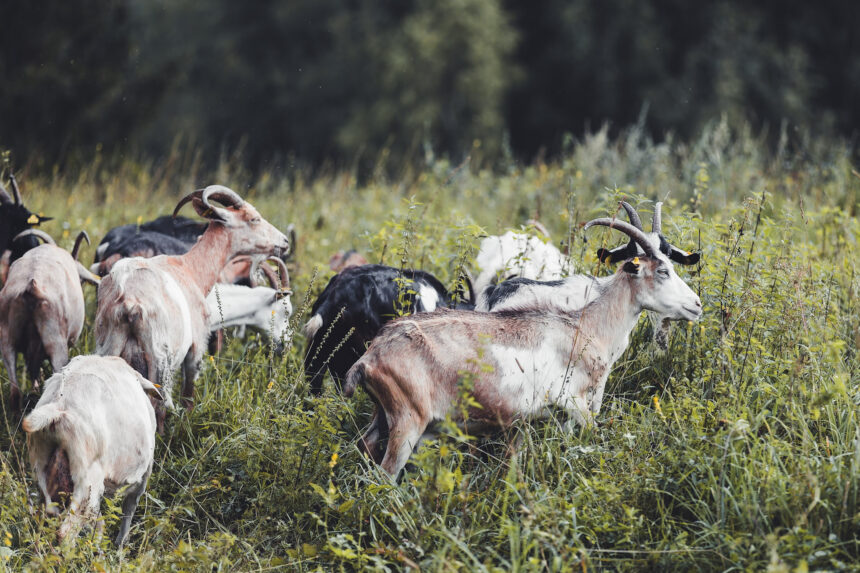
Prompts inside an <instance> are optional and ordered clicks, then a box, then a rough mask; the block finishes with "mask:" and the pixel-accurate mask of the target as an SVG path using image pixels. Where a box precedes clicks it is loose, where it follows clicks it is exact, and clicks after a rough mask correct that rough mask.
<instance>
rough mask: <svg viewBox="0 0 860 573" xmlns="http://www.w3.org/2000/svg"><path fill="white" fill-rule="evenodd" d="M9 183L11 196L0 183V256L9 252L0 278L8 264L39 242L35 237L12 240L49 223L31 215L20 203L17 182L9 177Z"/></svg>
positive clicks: (44, 219)
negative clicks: (40, 224) (41, 224)
mask: <svg viewBox="0 0 860 573" xmlns="http://www.w3.org/2000/svg"><path fill="white" fill-rule="evenodd" d="M9 183H10V185H11V187H12V196H11V197H10V196H9V192H8V191H7V190H6V188H5V187H3V185H2V183H0V256H2V255H5V253H6V251H7V250H8V251H11V252H10V254H9V255H6V256H5V259H6V263H5V265H4V268H3V269H2V270H0V277H2V276H5V274H6V271H7V268H6V267H8V265H9V264H11V263H12V262H13V261H16V260H18V259H20V258H21V257H22V256H23V255H24V253H26V252H27V251H29V250H30V249H35V248H36V247H38V246H39V241H38V239H36V238H35V237H31V236H26V235H25V236H24V237H22V238H21V239H19V240H17V241H15V242H14V243H15V244H14V245H13V244H12V243H13V239H14V237H17V236H18V235H20V234H21V233H22V232H23V231H26V230H27V229H31V228H33V227H35V226H37V225H38V224H39V223H44V222H45V221H50V220H51V217H42V216H41V215H36V214H35V213H31V212H30V210H29V209H27V208H26V207H25V206H24V204H23V202H22V201H21V190H20V189H19V188H18V181H17V180H16V179H15V176H14V175H11V174H10V175H9ZM13 197H14V198H13Z"/></svg>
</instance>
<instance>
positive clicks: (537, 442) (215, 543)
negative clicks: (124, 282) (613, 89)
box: [0, 123, 860, 571]
mask: <svg viewBox="0 0 860 573" xmlns="http://www.w3.org/2000/svg"><path fill="white" fill-rule="evenodd" d="M851 161H852V154H851V151H850V150H849V149H848V148H846V147H844V146H842V145H840V144H837V143H829V142H819V141H814V140H805V139H803V138H798V140H797V142H795V143H794V144H793V145H790V146H789V145H784V144H781V145H779V146H778V148H777V149H776V150H775V151H774V150H771V151H767V147H766V146H765V144H764V143H763V141H761V140H760V139H759V138H757V137H755V136H753V135H751V134H750V133H746V132H732V131H731V130H729V129H728V128H727V127H726V125H725V124H722V123H717V124H714V125H713V126H712V127H711V128H709V129H708V130H706V131H705V133H704V134H703V135H702V136H701V137H700V139H698V140H697V141H695V142H691V143H681V142H677V141H669V142H667V143H662V144H655V143H652V142H650V141H649V140H647V139H645V138H643V137H642V136H641V135H640V134H639V132H638V131H636V130H635V129H634V130H631V131H629V132H627V133H626V134H625V135H623V136H621V137H619V138H618V139H614V140H611V139H610V138H608V137H607V135H606V133H605V132H598V133H595V134H593V135H591V136H589V137H587V138H585V139H584V140H582V141H580V142H577V143H572V144H571V145H570V146H569V149H568V152H567V153H566V154H565V156H564V158H563V159H562V160H560V161H558V162H553V163H549V164H543V163H536V164H534V165H530V166H519V165H515V164H511V165H510V166H509V167H508V168H506V169H504V170H501V171H496V172H489V171H476V170H474V169H472V168H471V166H470V165H468V164H464V165H452V164H449V163H447V162H445V161H441V160H437V161H431V162H428V165H427V166H426V168H425V169H424V170H423V171H419V172H417V173H415V172H408V173H403V174H402V176H398V177H391V176H388V177H386V176H385V175H384V173H386V169H384V168H380V170H379V173H378V175H377V176H376V177H373V178H371V179H370V180H369V181H368V182H366V183H365V182H362V183H361V184H359V183H357V181H356V178H355V177H354V176H351V175H350V174H329V175H326V174H321V175H314V176H305V175H303V174H302V173H293V172H289V173H288V174H287V175H277V176H276V175H271V174H264V175H262V176H260V177H258V178H253V179H252V178H250V177H249V175H248V173H247V172H244V171H243V170H242V169H240V168H237V167H235V165H237V164H238V162H237V161H234V160H232V159H231V158H229V157H228V158H225V160H224V161H223V163H222V165H221V167H219V168H218V169H217V170H215V171H212V172H208V171H205V170H203V169H201V168H200V167H199V166H198V164H197V163H196V162H195V159H194V155H193V154H190V153H188V154H185V153H181V152H178V151H177V153H176V154H174V156H173V157H171V158H169V159H168V160H165V161H164V162H160V163H158V164H151V163H145V162H133V161H131V160H124V161H118V162H113V161H109V160H107V159H105V160H104V161H103V162H99V161H96V162H95V163H94V164H92V165H91V166H88V167H87V168H85V169H81V170H80V171H79V172H77V173H74V174H70V173H56V174H54V175H53V176H35V175H34V176H31V177H26V178H24V180H23V181H22V188H23V189H22V190H23V192H24V197H25V202H26V203H27V204H28V206H30V208H31V209H32V210H34V211H43V212H44V214H46V215H50V216H53V217H55V218H56V219H55V220H54V221H52V222H50V223H46V224H45V225H43V229H44V230H46V231H47V232H49V233H51V234H52V235H54V236H55V237H57V238H58V240H59V241H60V243H61V244H63V245H66V246H70V245H71V242H72V240H73V238H74V236H75V234H77V231H78V230H79V229H81V228H84V229H86V230H87V231H88V232H89V233H90V235H91V236H92V237H93V238H94V239H95V240H96V241H98V239H100V238H101V236H102V235H103V234H104V233H105V232H106V231H107V230H108V229H109V228H111V227H113V226H115V225H119V224H122V223H127V222H134V221H137V220H139V218H140V219H142V220H148V219H150V218H152V217H154V216H156V215H159V214H164V213H169V212H171V211H172V209H173V207H174V205H175V203H176V201H177V199H178V198H179V197H180V196H181V194H184V193H185V192H187V191H189V190H191V189H194V188H197V187H200V186H201V185H204V184H207V183H212V182H218V183H223V184H226V185H228V186H230V187H232V188H234V189H236V190H237V191H238V192H240V194H242V195H243V196H245V197H246V198H248V199H249V200H250V201H251V202H252V203H253V204H254V205H255V206H256V207H258V209H259V210H260V212H261V213H262V214H263V216H264V217H266V218H267V219H268V220H269V221H271V222H273V223H274V224H276V225H278V226H279V227H281V228H285V227H286V225H287V224H288V223H291V222H294V223H296V225H297V228H298V232H299V237H300V238H299V241H298V245H297V258H296V261H297V263H296V268H295V270H294V272H293V288H294V290H295V295H294V297H293V304H294V306H295V308H296V313H295V316H294V321H295V325H296V327H297V329H296V330H297V332H296V334H295V338H294V340H293V341H292V342H293V344H292V349H291V350H290V351H288V352H286V353H285V354H284V355H283V356H277V355H273V354H272V353H271V352H270V349H269V347H268V346H267V344H266V341H265V339H263V338H256V339H255V338H253V337H252V338H251V339H249V340H246V341H241V340H236V339H230V340H229V343H228V346H227V348H226V351H225V352H223V353H222V354H220V355H218V356H217V357H214V358H211V359H210V358H208V357H207V358H206V359H205V363H204V366H203V369H202V374H201V376H200V379H199V380H198V385H197V399H198V406H197V408H196V409H195V410H194V411H193V413H191V414H190V415H189V414H187V413H185V412H177V413H176V414H174V415H172V416H170V417H169V418H168V425H167V431H166V433H165V435H164V436H163V438H159V440H158V445H157V449H156V462H155V465H156V467H155V469H154V472H153V475H152V479H151V480H150V484H149V488H148V490H147V493H146V495H145V497H144V498H143V499H142V500H141V504H140V506H139V507H138V511H137V514H136V515H135V520H134V522H133V527H132V531H131V534H130V537H129V544H128V546H127V547H126V549H125V550H124V551H122V552H118V551H116V550H115V549H114V548H113V546H112V545H111V541H110V539H111V535H105V536H104V538H103V539H97V538H95V537H93V536H92V535H90V536H86V535H84V536H82V537H81V538H80V539H79V541H78V543H77V544H76V545H73V544H67V545H64V546H57V545H55V544H54V542H53V541H54V532H55V530H56V528H57V522H56V520H51V519H46V518H45V517H44V516H43V513H42V507H41V500H40V498H39V495H38V493H37V488H36V486H35V483H34V481H33V478H32V476H31V474H30V472H29V467H28V463H27V453H26V444H25V440H24V436H23V432H22V431H20V430H18V429H17V425H18V421H17V420H16V419H13V418H11V417H10V416H9V414H8V413H7V412H6V411H5V410H3V416H2V422H0V423H2V425H3V429H2V430H0V568H5V569H7V570H12V571H18V570H28V571H52V570H74V571H100V570H106V571H120V570H122V571H138V570H141V571H156V570H157V571H201V570H206V571H269V570H275V569H278V568H284V569H285V570H291V571H312V570H317V569H322V570H357V569H362V568H377V569H379V570H392V571H393V570H400V569H404V568H406V567H420V568H421V569H422V570H429V571H473V570H476V571H478V570H487V571H544V570H552V571H563V570H576V571H587V570H590V569H611V570H664V571H674V570H691V569H692V570H764V569H767V570H772V571H806V570H816V569H818V570H821V569H828V570H838V569H854V570H858V569H860V422H858V412H860V359H858V354H857V352H858V347H860V273H858V263H857V259H856V257H857V256H858V244H857V241H858V237H860V223H858V219H857V216H856V215H857V211H858V206H860V174H858V172H857V171H856V170H855V169H854V167H853V166H852V163H851ZM383 167H384V166H383ZM621 197H626V198H628V200H630V201H631V202H633V203H634V205H638V206H639V207H640V211H641V212H642V213H643V218H645V217H646V216H650V210H651V205H650V203H649V201H650V200H653V199H654V198H659V199H661V200H664V201H665V204H664V211H663V212H664V223H663V225H664V232H665V234H666V235H667V236H668V237H669V238H670V239H671V240H672V241H673V242H674V243H675V244H677V245H679V246H681V247H682V248H687V249H688V250H701V251H702V255H703V256H702V264H701V265H700V267H698V268H681V267H678V272H679V274H680V275H681V276H682V277H683V278H684V279H685V280H686V281H687V282H688V283H689V284H690V285H691V286H692V287H693V289H694V290H696V291H697V292H698V293H699V294H700V296H701V298H702V301H703V304H704V309H705V313H704V316H703V318H702V320H701V321H700V322H698V323H696V324H676V326H675V328H674V329H673V331H672V335H671V339H670V347H669V349H668V351H667V352H664V353H661V352H658V351H657V350H656V347H655V346H654V344H653V343H652V341H651V329H652V326H651V324H650V322H649V321H648V320H647V319H646V317H645V316H644V315H643V317H642V319H641V321H640V324H639V326H638V327H637V329H636V330H635V331H634V335H633V337H632V342H631V345H630V347H629V349H628V350H627V352H626V353H625V354H624V356H623V357H622V358H621V359H620V360H619V361H618V363H617V364H616V365H615V368H614V370H613V372H612V374H611V375H610V378H609V382H608V385H607V397H606V399H605V401H604V407H603V411H602V412H601V413H600V415H599V417H598V419H599V425H598V426H597V427H591V428H583V429H580V430H578V431H577V432H575V433H573V434H567V433H565V432H563V431H562V430H561V424H560V421H559V420H556V419H549V420H546V421H544V422H540V423H534V424H522V425H520V426H518V427H517V429H516V431H519V432H521V433H522V435H523V437H524V440H523V446H522V449H521V450H520V452H519V454H518V455H517V456H516V457H514V458H512V459H506V458H505V457H504V456H503V452H504V437H503V436H498V437H496V438H494V439H481V440H475V439H473V438H470V437H468V436H465V435H462V434H460V433H458V432H457V431H456V429H450V430H449V431H447V432H446V433H445V434H444V435H443V437H442V438H441V439H440V440H439V441H437V442H435V443H432V444H430V445H428V446H426V447H424V448H423V449H422V450H420V451H419V453H418V454H417V455H415V456H413V467H412V469H411V471H410V472H409V473H408V474H406V475H405V477H403V479H401V480H400V482H399V483H397V484H392V483H391V482H390V480H388V479H387V477H386V476H385V475H384V474H382V473H381V472H380V471H379V470H378V468H376V467H375V466H374V465H373V464H372V463H371V462H368V461H366V460H364V459H362V457H361V456H360V455H359V453H358V451H357V450H356V448H355V446H354V443H355V439H356V438H357V436H358V435H359V433H360V431H361V428H362V427H363V426H365V425H366V424H367V422H368V420H369V413H370V402H369V400H368V399H367V397H366V395H364V394H363V393H362V392H361V391H359V392H358V393H357V399H355V400H352V401H347V400H345V399H344V398H342V397H341V396H339V395H338V394H337V393H336V392H335V391H334V390H333V389H332V388H331V384H328V385H327V388H326V393H325V395H324V396H323V397H322V398H319V399H311V398H309V397H308V396H307V388H306V385H305V382H304V377H303V372H302V368H301V356H302V349H303V347H304V339H303V337H302V335H301V334H300V333H299V332H298V330H299V328H298V327H300V326H301V324H303V323H304V321H305V320H306V319H307V318H308V316H307V311H308V309H309V307H310V304H311V302H312V301H313V299H314V297H315V296H316V294H318V293H319V292H320V291H321V290H322V288H323V286H324V285H325V283H326V281H327V280H328V278H329V276H330V275H331V272H330V271H329V270H328V267H327V264H326V263H327V261H328V257H329V256H330V255H331V253H332V252H333V251H335V250H337V249H342V248H350V247H354V248H356V249H358V250H360V251H362V252H364V253H366V254H367V255H368V258H369V259H370V260H372V261H374V262H384V263H386V264H390V265H393V266H400V265H405V266H414V267H420V268H423V269H426V270H428V271H431V272H433V273H435V274H436V275H437V276H438V277H439V278H440V279H441V280H442V281H443V282H446V283H448V284H450V283H451V282H452V281H453V278H454V276H455V272H454V271H455V269H456V268H457V266H458V265H460V264H462V263H463V262H464V261H465V262H466V264H467V265H468V264H470V261H471V260H472V257H473V256H474V250H475V248H476V247H477V244H478V241H479V237H480V236H481V235H482V234H485V233H489V234H495V233H498V232H502V231H504V230H507V229H509V228H516V227H518V226H519V225H520V224H521V223H523V222H524V221H525V220H526V219H528V218H530V217H535V216H537V217H538V218H540V220H541V221H542V222H543V223H544V224H545V225H546V226H547V227H548V228H549V229H550V231H551V232H552V234H553V239H554V240H555V241H556V242H562V241H564V242H565V243H568V244H569V249H570V254H571V261H572V271H574V272H590V273H606V272H610V271H609V270H608V269H606V268H605V267H603V268H601V267H600V266H599V265H598V264H597V263H596V260H595V257H594V251H595V250H596V249H597V247H599V246H600V245H601V244H603V243H604V242H607V243H611V244H612V245H615V244H620V243H621V242H622V241H625V240H626V238H622V237H621V236H620V234H615V235H610V233H609V232H608V231H605V230H595V231H594V232H593V233H592V234H591V236H590V241H589V242H588V244H585V243H583V240H582V236H581V233H579V232H578V230H577V226H578V225H579V224H581V223H582V222H584V221H586V220H588V219H589V218H591V217H594V216H603V215H607V214H609V213H611V212H613V211H614V209H615V206H616V205H617V201H618V199H619V198H621ZM190 213H191V210H190V209H189V213H188V214H190ZM568 237H569V239H570V240H569V241H568ZM93 250H94V246H93V247H90V248H89V249H86V250H85V251H84V259H85V260H86V261H87V262H88V261H89V259H90V258H91V257H92V253H93ZM84 288H85V292H86V295H87V302H88V323H87V326H86V327H85V331H84V334H83V335H82V337H81V340H80V342H79V343H78V345H77V346H76V348H75V349H74V352H73V353H74V354H82V353H87V352H90V351H92V349H93V346H94V342H93V336H92V316H93V314H94V303H95V292H94V290H93V289H92V287H89V286H85V287H84ZM0 379H2V381H3V384H2V392H3V396H4V402H5V396H6V395H7V393H8V380H7V377H6V375H5V371H2V370H0ZM4 408H5V406H4ZM103 510H104V514H105V517H106V520H107V523H108V528H107V533H108V534H111V533H112V532H113V531H114V529H113V528H114V527H115V525H116V522H117V519H118V518H117V515H118V512H119V508H118V507H117V505H116V503H112V502H110V501H108V502H106V503H105V504H103Z"/></svg>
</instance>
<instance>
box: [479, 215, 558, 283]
mask: <svg viewBox="0 0 860 573" xmlns="http://www.w3.org/2000/svg"><path fill="white" fill-rule="evenodd" d="M529 224H530V226H532V227H534V228H535V229H537V230H538V232H539V233H541V234H542V235H544V236H546V237H549V235H548V233H547V232H546V229H544V227H543V225H541V224H540V223H537V222H530V223H529ZM475 263H476V264H477V266H478V268H480V269H481V271H480V273H478V276H477V277H476V278H475V285H474V286H475V292H478V293H480V292H483V291H484V289H486V288H487V287H488V286H490V285H493V284H496V283H498V282H501V281H504V280H507V279H510V278H513V277H524V278H527V279H533V280H554V279H560V278H561V277H562V276H564V272H565V269H566V268H567V257H565V256H564V255H563V254H562V253H561V251H559V250H558V248H556V247H555V245H553V244H552V243H549V242H544V241H543V240H541V239H540V238H538V237H536V236H534V235H532V234H528V233H524V232H515V231H508V232H507V233H505V234H504V235H502V236H500V237H499V236H492V237H486V238H484V239H483V240H482V241H481V247H480V249H479V250H478V255H477V256H476V257H475Z"/></svg>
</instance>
